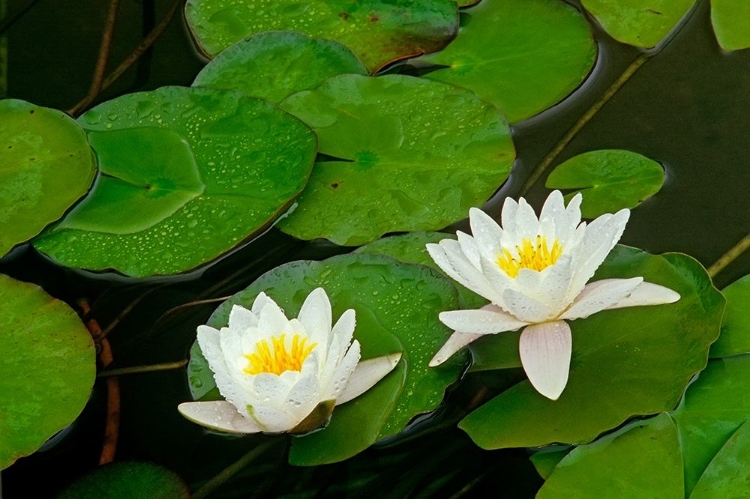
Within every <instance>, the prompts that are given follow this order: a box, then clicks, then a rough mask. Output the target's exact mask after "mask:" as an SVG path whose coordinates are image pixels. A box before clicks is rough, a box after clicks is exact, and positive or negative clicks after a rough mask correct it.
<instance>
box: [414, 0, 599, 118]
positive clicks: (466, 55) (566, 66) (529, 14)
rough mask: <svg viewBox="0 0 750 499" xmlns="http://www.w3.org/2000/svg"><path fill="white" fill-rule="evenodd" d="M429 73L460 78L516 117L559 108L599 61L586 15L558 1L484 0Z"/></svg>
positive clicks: (438, 55) (441, 78)
mask: <svg viewBox="0 0 750 499" xmlns="http://www.w3.org/2000/svg"><path fill="white" fill-rule="evenodd" d="M466 15H467V16H468V19H469V20H468V22H466V23H465V25H464V26H463V27H462V28H461V31H460V32H459V35H458V37H457V38H456V40H455V41H454V42H453V43H451V44H450V45H449V46H448V47H447V48H446V49H445V50H443V51H441V52H438V53H435V54H432V55H428V56H425V57H422V58H421V59H420V60H421V61H423V62H425V63H431V64H435V65H437V66H445V67H441V68H439V69H437V70H435V71H433V72H431V73H429V74H427V75H425V78H430V79H434V80H439V81H444V82H448V83H454V84H456V85H460V86H462V87H465V88H468V89H471V90H473V91H474V92H476V93H477V94H478V95H479V96H480V97H481V98H482V99H484V100H486V101H488V102H492V103H493V104H495V105H496V106H497V107H499V108H500V109H501V110H502V112H503V113H504V114H505V116H506V117H507V118H508V120H509V121H510V122H511V123H515V122H517V121H521V120H524V119H526V118H529V117H531V116H534V115H535V114H537V113H539V112H541V111H543V110H545V109H547V108H549V107H551V106H553V105H554V104H556V103H557V102H559V101H560V100H562V99H563V98H564V97H565V96H567V95H568V94H569V93H570V92H572V91H573V90H574V89H575V88H576V87H578V85H580V84H581V83H582V82H583V80H584V79H585V78H586V76H587V75H588V74H589V72H590V71H591V68H592V67H593V65H594V61H595V60H596V44H595V43H594V40H593V38H592V36H591V32H590V30H589V26H588V24H587V23H586V20H585V19H584V18H583V16H582V15H581V14H580V12H578V11H577V10H576V9H574V8H573V7H571V6H570V5H567V4H566V3H564V2H560V1H559V0H482V2H481V3H480V4H479V5H477V6H476V7H473V8H471V9H469V10H467V11H466Z"/></svg>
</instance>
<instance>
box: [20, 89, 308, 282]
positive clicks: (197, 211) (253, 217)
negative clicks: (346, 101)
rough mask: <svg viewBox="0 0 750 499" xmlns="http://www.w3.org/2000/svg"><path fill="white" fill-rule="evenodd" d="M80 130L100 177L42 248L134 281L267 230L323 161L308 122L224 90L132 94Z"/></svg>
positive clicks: (204, 258)
mask: <svg viewBox="0 0 750 499" xmlns="http://www.w3.org/2000/svg"><path fill="white" fill-rule="evenodd" d="M80 122H81V123H82V124H83V126H84V128H85V129H86V130H87V132H88V134H89V139H90V141H91V144H92V146H93V148H94V150H95V152H96V154H97V156H98V158H99V167H100V169H101V172H102V175H101V176H100V178H99V179H98V181H97V182H96V185H95V186H94V189H93V190H92V192H91V194H90V195H89V196H88V197H87V198H86V199H84V200H83V201H82V202H81V203H80V205H78V206H76V208H75V209H74V210H73V211H72V212H71V213H70V214H69V215H68V216H67V217H66V218H64V219H63V220H62V222H61V223H60V224H58V225H57V226H55V227H52V228H50V229H48V230H47V231H45V232H44V233H43V234H42V235H41V236H40V237H38V238H36V239H35V240H34V246H35V247H36V248H37V249H38V250H40V251H42V252H43V253H45V254H47V255H48V256H50V257H51V258H53V259H54V260H56V261H57V262H59V263H61V264H63V265H66V266H69V267H80V268H86V269H90V270H102V269H109V268H112V269H115V270H118V271H120V272H122V273H123V274H126V275H130V276H133V277H144V276H149V275H155V274H176V273H180V272H185V271H187V270H190V269H193V268H195V267H197V266H199V265H202V264H205V263H207V262H209V261H211V260H213V259H215V258H216V257H218V256H219V255H221V254H222V253H224V252H226V251H228V250H230V249H231V248H232V247H234V246H235V245H237V244H238V243H239V242H241V241H242V240H243V239H246V238H248V237H251V236H253V235H256V234H258V233H259V232H261V231H262V230H263V229H265V228H266V227H267V226H268V225H269V224H270V223H271V222H272V221H273V220H274V219H275V218H276V217H277V216H278V215H280V214H281V213H283V212H284V210H285V209H286V208H287V207H288V206H289V204H290V203H291V202H292V201H293V200H294V198H295V197H296V196H297V195H298V194H299V193H300V192H301V191H302V189H303V188H304V186H305V184H306V182H307V178H308V176H309V175H310V171H311V168H312V165H313V161H314V158H315V154H316V139H315V136H314V134H313V133H312V132H311V131H310V129H309V128H308V127H307V126H305V125H304V124H303V123H301V122H300V121H299V120H297V119H296V118H294V117H293V116H290V115H289V114H287V113H285V112H283V111H281V110H280V109H278V108H277V107H276V106H274V105H273V104H270V103H269V102H266V101H264V100H261V99H254V98H246V97H244V96H242V94H239V93H237V92H228V91H223V90H212V89H204V88H181V87H165V88H162V89H159V90H155V91H153V92H143V93H136V94H130V95H125V96H123V97H120V98H118V99H115V100H112V101H109V102H105V103H104V104H101V105H99V106H97V107H96V108H94V109H93V110H91V111H89V112H87V113H86V114H84V115H83V116H82V117H81V118H80Z"/></svg>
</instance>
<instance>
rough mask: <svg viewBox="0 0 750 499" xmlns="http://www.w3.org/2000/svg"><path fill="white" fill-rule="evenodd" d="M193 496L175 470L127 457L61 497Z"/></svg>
mask: <svg viewBox="0 0 750 499" xmlns="http://www.w3.org/2000/svg"><path fill="white" fill-rule="evenodd" d="M92 497H96V498H97V499H132V498H134V497H142V498H148V499H189V498H190V490H189V489H188V487H187V485H186V484H185V483H184V482H183V481H182V479H181V478H180V477H179V476H177V475H176V474H175V473H173V472H171V471H169V470H168V469H166V468H162V467H161V466H157V465H156V464H152V463H147V462H139V461H124V462H117V463H112V464H108V465H106V466H102V467H100V468H97V469H96V470H94V471H92V472H91V473H89V474H87V475H84V476H83V477H81V478H79V479H78V480H76V481H75V482H73V483H72V484H71V485H70V486H69V487H68V488H67V489H65V490H64V491H63V492H62V493H61V494H60V495H59V496H58V499H90V498H92Z"/></svg>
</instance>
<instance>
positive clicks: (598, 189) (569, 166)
mask: <svg viewBox="0 0 750 499" xmlns="http://www.w3.org/2000/svg"><path fill="white" fill-rule="evenodd" d="M663 183H664V169H663V168H662V167H661V165H660V164H659V163H657V162H656V161H653V160H651V159H648V158H647V157H645V156H642V155H640V154H638V153H635V152H631V151H623V150H617V149H609V150H602V151H590V152H587V153H584V154H579V155H578V156H575V157H574V158H571V159H569V160H567V161H565V162H564V163H562V164H561V165H559V166H558V167H557V168H555V169H554V170H553V171H552V173H551V174H550V176H549V177H548V178H547V183H546V184H545V185H546V186H547V187H549V188H550V189H576V190H575V191H574V192H571V193H569V194H567V195H566V197H565V199H566V201H569V200H570V198H572V197H573V196H575V195H576V193H578V192H580V193H581V194H582V195H583V203H582V204H581V213H582V215H583V216H584V217H586V218H596V217H598V216H599V215H602V214H604V213H615V212H616V211H619V210H621V209H622V208H635V207H636V206H638V205H639V204H641V203H642V202H643V201H645V200H646V199H648V198H650V197H651V196H653V195H654V194H656V193H657V192H659V189H661V186H662V184H663Z"/></svg>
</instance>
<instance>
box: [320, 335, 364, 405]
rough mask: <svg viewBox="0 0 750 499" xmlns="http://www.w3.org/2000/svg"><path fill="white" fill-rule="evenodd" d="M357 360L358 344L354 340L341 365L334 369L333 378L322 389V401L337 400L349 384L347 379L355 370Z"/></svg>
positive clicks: (358, 356) (358, 357)
mask: <svg viewBox="0 0 750 499" xmlns="http://www.w3.org/2000/svg"><path fill="white" fill-rule="evenodd" d="M359 359H360V347H359V342H358V341H357V340H354V341H353V342H352V346H350V347H349V350H348V351H347V352H346V355H345V356H344V358H343V359H342V360H341V363H340V364H339V365H338V366H337V367H336V371H335V372H334V373H333V377H332V378H331V379H330V381H329V382H328V386H326V387H325V388H324V389H323V400H330V399H335V400H338V398H339V396H340V395H341V393H342V392H343V391H344V389H345V388H346V385H347V383H349V379H350V378H351V377H352V373H353V372H354V370H355V369H356V368H357V363H358V362H359Z"/></svg>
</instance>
